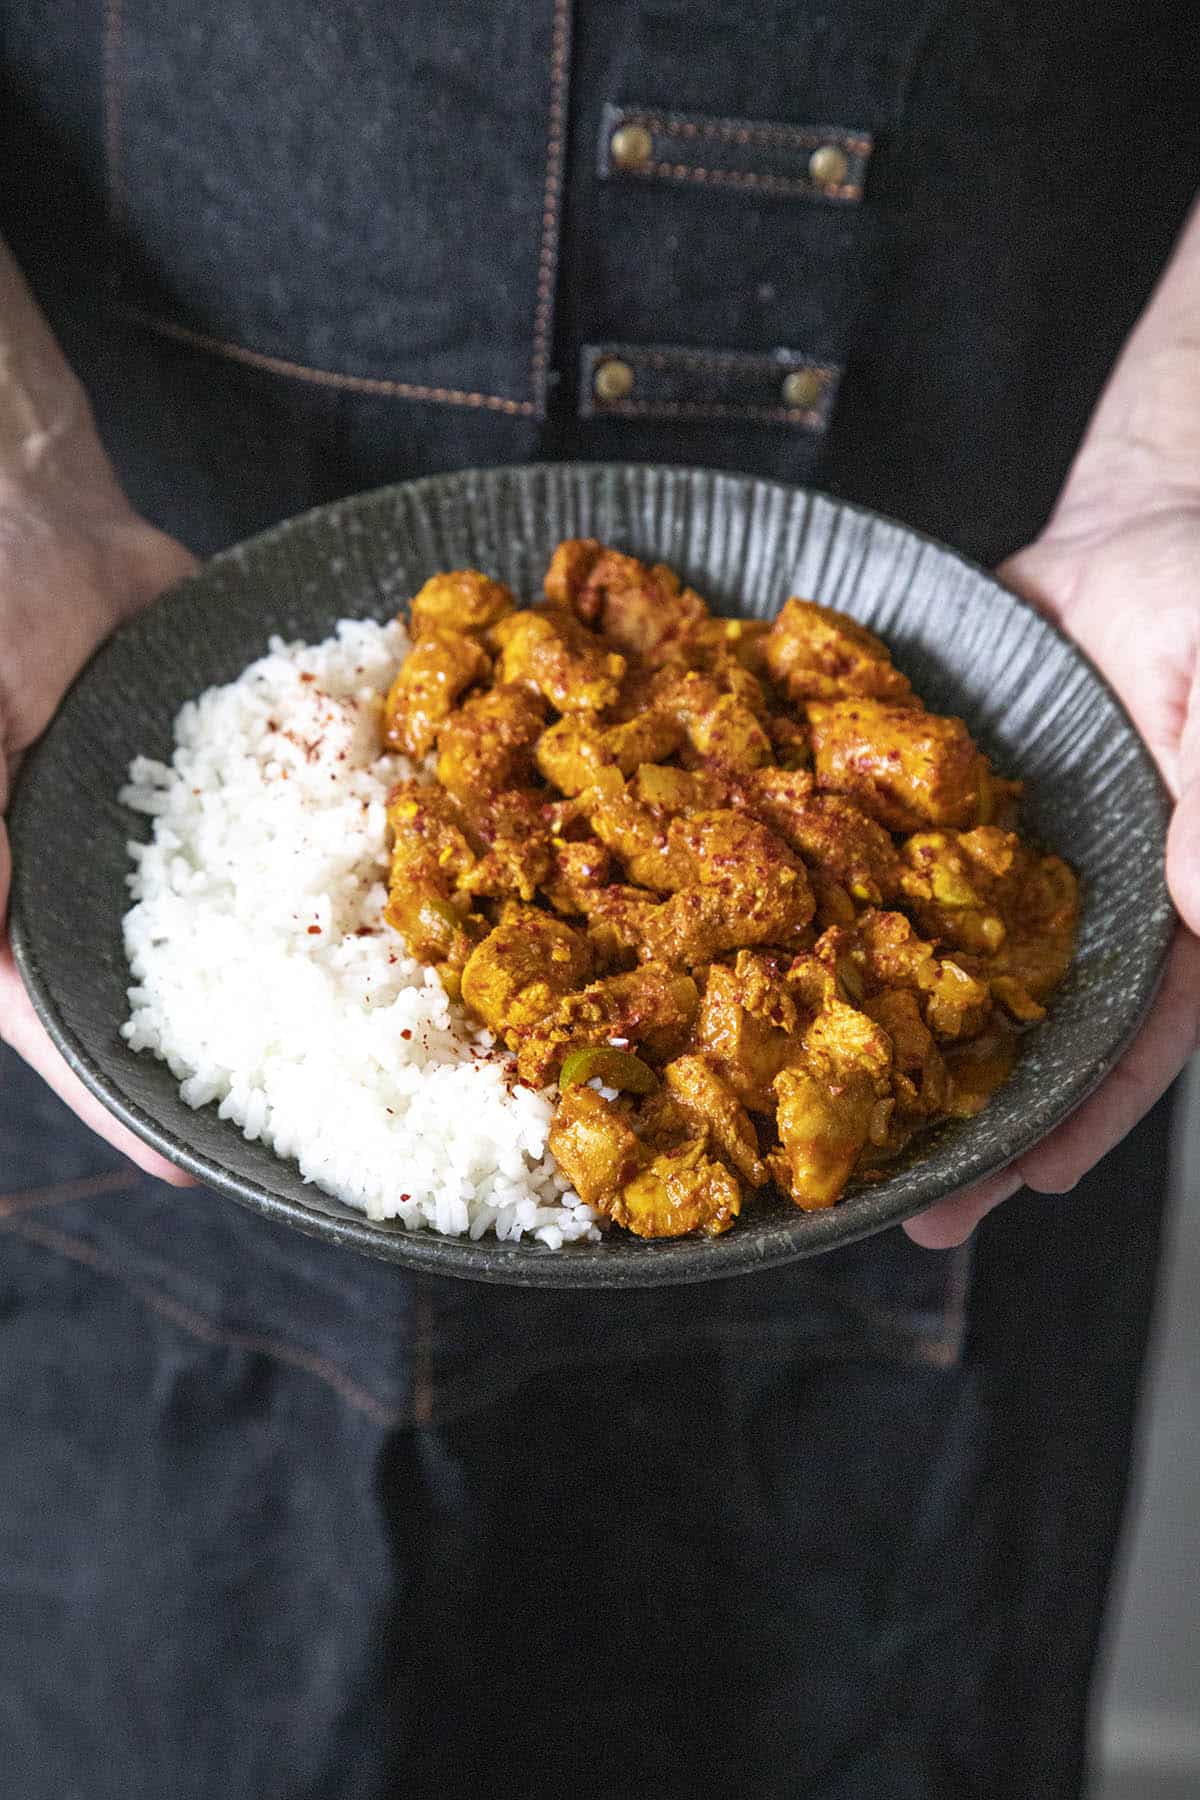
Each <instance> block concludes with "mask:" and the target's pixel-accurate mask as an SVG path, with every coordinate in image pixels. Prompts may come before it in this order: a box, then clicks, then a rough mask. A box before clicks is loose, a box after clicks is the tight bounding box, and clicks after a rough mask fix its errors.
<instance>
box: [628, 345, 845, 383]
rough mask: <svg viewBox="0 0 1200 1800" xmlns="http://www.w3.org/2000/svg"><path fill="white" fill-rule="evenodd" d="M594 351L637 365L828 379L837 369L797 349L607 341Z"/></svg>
mask: <svg viewBox="0 0 1200 1800" xmlns="http://www.w3.org/2000/svg"><path fill="white" fill-rule="evenodd" d="M595 355H596V357H597V359H599V358H602V357H607V356H619V357H620V358H621V359H622V361H624V362H627V363H629V364H630V365H631V366H632V367H633V368H635V369H636V368H639V367H645V368H648V369H675V368H685V369H686V368H697V369H713V368H716V369H744V370H745V371H746V373H747V374H755V375H759V374H761V375H772V374H776V373H778V374H781V375H790V374H792V373H793V371H794V370H796V369H800V370H803V371H804V373H805V374H809V373H811V374H813V375H816V376H819V377H820V379H821V380H822V381H825V382H830V381H832V380H833V379H834V377H835V376H836V375H837V373H838V370H837V368H836V366H835V365H834V364H833V363H820V362H814V361H812V360H811V358H809V357H806V356H802V355H797V354H796V353H795V352H793V353H792V355H793V358H794V360H788V358H787V357H786V356H785V355H780V356H755V355H754V353H753V352H752V351H749V352H747V351H744V350H692V349H679V350H645V349H642V348H641V347H640V346H639V345H637V344H605V345H603V346H602V347H599V348H597V350H596V352H595Z"/></svg>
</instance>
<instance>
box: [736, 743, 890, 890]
mask: <svg viewBox="0 0 1200 1800" xmlns="http://www.w3.org/2000/svg"><path fill="white" fill-rule="evenodd" d="M747 794H748V804H749V806H750V809H751V811H752V812H753V813H754V815H755V817H756V818H760V819H762V820H764V821H765V822H766V824H768V825H770V827H771V828H772V830H773V831H777V832H778V833H779V835H780V837H781V838H783V839H784V840H785V842H786V843H788V844H790V845H791V847H792V849H793V850H798V851H799V852H800V854H801V856H802V857H803V858H804V861H805V863H806V864H807V865H808V867H809V868H810V869H813V870H816V871H817V872H819V873H820V874H821V875H823V876H825V877H826V879H827V880H829V881H833V882H836V883H837V884H838V886H839V887H842V888H844V889H845V890H846V892H847V893H848V894H849V895H850V897H851V899H852V900H857V901H859V902H860V903H863V904H865V905H870V906H879V905H881V904H882V903H883V901H885V900H888V899H890V898H892V897H893V896H894V895H895V893H896V892H897V889H898V886H899V881H900V859H899V857H898V856H897V854H896V848H895V845H894V844H893V843H892V840H891V838H890V837H889V836H888V834H887V832H886V831H885V830H884V829H883V827H882V825H878V824H877V823H876V822H875V820H874V819H869V818H868V817H867V815H866V814H865V813H864V812H861V811H860V810H859V808H858V807H857V806H855V804H854V802H853V801H852V800H848V799H846V797H845V796H844V795H843V794H814V793H813V792H812V777H811V776H810V775H809V774H808V773H807V771H806V770H801V769H797V770H787V769H759V770H756V771H755V773H754V775H753V776H752V777H751V778H750V780H749V781H748V782H747Z"/></svg>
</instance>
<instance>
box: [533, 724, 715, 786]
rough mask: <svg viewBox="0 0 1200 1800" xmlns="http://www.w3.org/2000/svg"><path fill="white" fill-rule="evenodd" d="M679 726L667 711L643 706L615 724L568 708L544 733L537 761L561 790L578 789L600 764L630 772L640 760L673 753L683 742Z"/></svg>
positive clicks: (592, 780)
mask: <svg viewBox="0 0 1200 1800" xmlns="http://www.w3.org/2000/svg"><path fill="white" fill-rule="evenodd" d="M683 735H684V734H683V726H682V725H681V724H680V723H679V720H678V719H674V718H672V717H671V716H670V715H669V714H668V713H660V712H654V711H651V712H647V713H643V714H642V715H641V716H640V717H639V718H636V719H630V720H628V721H626V722H625V723H622V724H617V725H598V724H597V723H596V722H595V721H594V720H592V719H590V718H580V717H579V716H578V715H577V714H572V713H568V714H567V715H566V716H565V717H564V718H561V719H559V720H558V721H557V723H556V724H554V725H551V726H550V727H549V729H548V730H546V731H544V732H543V733H542V736H541V738H540V739H539V740H538V746H537V766H538V769H539V770H540V772H541V773H542V775H543V776H544V777H545V779H546V780H547V781H549V782H552V783H553V785H554V786H555V787H557V788H561V789H562V791H563V793H564V794H581V793H583V792H584V791H585V789H587V788H589V787H591V786H593V785H594V783H595V781H596V779H597V777H598V776H599V774H600V771H601V770H602V769H614V768H615V769H619V770H620V772H621V774H622V775H632V774H633V772H634V770H635V769H636V768H637V767H638V766H639V764H641V763H644V762H650V763H657V762H658V760H659V758H660V757H663V756H672V755H673V754H674V753H675V751H676V750H678V748H679V746H680V744H681V743H682V742H683Z"/></svg>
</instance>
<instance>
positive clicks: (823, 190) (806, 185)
mask: <svg viewBox="0 0 1200 1800" xmlns="http://www.w3.org/2000/svg"><path fill="white" fill-rule="evenodd" d="M627 173H629V174H630V175H640V176H642V177H643V179H646V178H648V177H651V176H655V177H657V178H658V179H659V180H661V181H695V182H699V183H701V184H702V185H705V186H708V187H732V188H757V189H759V191H760V192H761V193H764V194H782V195H786V196H788V197H798V196H801V195H805V194H813V195H817V196H819V197H820V198H821V199H823V200H860V199H861V198H862V188H861V187H860V186H858V185H857V184H856V183H854V182H850V181H846V182H843V183H842V184H841V186H840V187H834V186H833V185H832V184H828V183H823V182H818V181H810V180H808V178H807V177H806V176H804V175H754V174H750V173H749V172H748V171H746V170H743V169H701V168H700V167H698V166H697V164H695V163H659V162H652V163H643V164H642V165H641V167H640V168H636V169H630V170H628V171H627Z"/></svg>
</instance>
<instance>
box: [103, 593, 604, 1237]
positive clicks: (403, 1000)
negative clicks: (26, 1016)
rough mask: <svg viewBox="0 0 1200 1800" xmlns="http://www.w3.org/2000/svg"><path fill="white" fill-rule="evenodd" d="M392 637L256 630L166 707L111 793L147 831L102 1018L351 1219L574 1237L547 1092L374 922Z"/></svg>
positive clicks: (399, 648) (399, 644) (578, 1212)
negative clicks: (122, 982)
mask: <svg viewBox="0 0 1200 1800" xmlns="http://www.w3.org/2000/svg"><path fill="white" fill-rule="evenodd" d="M407 649H408V638H407V634H406V632H405V630H404V628H403V626H402V625H400V624H399V623H396V622H392V623H390V624H386V625H379V624H375V623H373V622H370V621H355V620H343V621H342V622H341V623H340V624H339V625H338V627H337V630H336V634H335V635H334V636H333V637H331V638H328V639H326V640H325V642H324V643H321V644H315V645H306V644H299V643H296V644H286V643H284V642H283V641H282V640H280V639H278V638H273V639H272V640H271V643H270V648H269V651H268V654H267V655H266V656H264V657H262V658H261V659H260V660H259V661H258V662H256V663H253V664H252V665H251V667H250V668H248V669H247V670H246V671H245V673H244V674H243V675H242V676H241V677H240V678H239V679H238V680H237V681H234V682H231V683H229V684H228V685H227V686H225V687H219V688H211V689H209V691H208V692H207V693H205V694H202V695H201V696H200V698H199V699H198V700H195V701H191V702H189V703H188V704H187V705H186V706H185V707H184V708H183V709H182V711H181V712H180V714H179V717H178V719H177V720H176V723H175V742H176V749H175V753H174V756H173V757H172V760H171V764H170V766H168V765H166V764H164V763H161V762H156V761H153V760H151V759H150V758H147V757H138V758H137V759H135V761H134V762H133V764H132V766H131V768H130V778H129V785H128V786H127V787H125V788H123V789H122V791H121V799H122V801H123V802H124V804H125V805H126V806H129V807H131V808H132V809H133V810H134V811H136V812H140V813H143V814H145V815H146V816H147V817H148V818H150V819H152V820H153V835H152V839H151V841H150V843H148V844H141V843H131V844H130V846H129V851H130V855H131V857H132V859H133V863H134V868H133V872H132V874H131V875H130V876H129V877H128V881H129V886H130V890H131V893H132V896H133V900H134V905H133V906H132V907H131V909H130V911H129V912H128V913H127V914H126V917H125V921H124V936H125V949H126V955H127V956H128V959H129V964H130V968H131V970H132V973H133V976H134V982H135V985H134V986H132V987H131V988H130V989H129V1003H130V1016H129V1019H128V1021H127V1023H126V1024H125V1025H124V1026H123V1027H122V1032H123V1035H124V1037H125V1038H126V1039H127V1041H128V1043H129V1044H130V1047H131V1048H132V1049H134V1050H138V1051H148V1052H150V1053H151V1054H152V1055H155V1056H158V1057H161V1058H162V1060H163V1061H164V1062H165V1063H166V1064H167V1066H168V1067H169V1069H170V1070H171V1073H172V1075H173V1076H174V1077H175V1079H176V1081H177V1082H178V1083H179V1088H180V1093H181V1095H182V1097H183V1098H184V1100H185V1101H187V1103H188V1105H190V1106H193V1107H201V1106H209V1105H212V1104H213V1103H216V1104H217V1106H218V1110H219V1113H220V1116H221V1117H222V1118H224V1119H229V1120H231V1121H232V1122H234V1123H235V1124H237V1125H238V1126H240V1128H241V1130H242V1131H243V1133H244V1134H245V1136H246V1137H247V1138H250V1139H258V1140H260V1141H261V1142H263V1143H264V1144H266V1145H268V1146H269V1147H270V1148H271V1149H273V1150H274V1151H275V1152H276V1154H277V1155H279V1156H282V1157H288V1158H290V1159H292V1160H293V1161H294V1162H296V1163H297V1164H298V1165H299V1168H300V1171H301V1173H302V1174H303V1176H304V1178H305V1180H307V1181H311V1182H314V1183H315V1184H316V1185H317V1186H318V1187H320V1188H322V1189H324V1191H325V1192H326V1193H329V1194H333V1195H335V1196H336V1197H337V1198H339V1199H341V1200H344V1201H346V1202H348V1203H349V1204H350V1205H352V1206H357V1207H361V1208H362V1209H363V1211H365V1212H366V1214H367V1215H368V1217H370V1218H372V1219H395V1220H398V1221H400V1222H401V1223H402V1224H403V1225H405V1226H407V1227H409V1228H410V1229H414V1230H416V1229H420V1228H430V1229H432V1230H434V1231H438V1232H443V1233H445V1234H447V1235H450V1236H455V1237H458V1236H470V1237H473V1238H476V1237H480V1236H482V1235H483V1234H484V1233H485V1232H492V1233H494V1234H495V1235H496V1236H497V1237H499V1238H520V1237H524V1236H532V1237H535V1238H537V1239H539V1240H540V1241H541V1242H543V1243H545V1244H547V1245H549V1246H551V1247H552V1248H554V1249H557V1248H559V1247H560V1246H561V1245H562V1244H564V1243H569V1242H572V1241H575V1240H578V1239H581V1238H596V1237H598V1235H599V1233H598V1230H597V1215H596V1214H595V1213H594V1212H593V1211H592V1210H591V1209H590V1208H588V1207H586V1206H584V1205H583V1204H582V1203H581V1202H580V1201H579V1199H578V1196H577V1195H576V1194H575V1193H573V1192H572V1190H571V1188H570V1187H569V1185H568V1183H567V1182H566V1181H565V1179H564V1178H563V1176H562V1175H561V1174H560V1172H559V1170H558V1169H557V1167H556V1165H555V1163H554V1159H553V1157H552V1156H550V1154H549V1152H548V1150H547V1134H548V1131H549V1127H550V1121H551V1118H552V1113H553V1103H552V1096H551V1095H550V1094H549V1093H547V1092H542V1093H535V1092H533V1091H532V1090H530V1089H528V1088H525V1087H521V1086H519V1085H517V1084H516V1083H515V1079H514V1074H515V1071H514V1065H513V1059H512V1058H511V1057H510V1056H509V1055H508V1054H507V1053H506V1052H505V1051H504V1050H503V1049H502V1048H498V1047H497V1046H496V1045H495V1042H494V1040H493V1039H492V1037H491V1035H490V1034H489V1033H488V1032H486V1031H482V1030H480V1029H479V1028H478V1026H477V1025H476V1024H475V1023H474V1022H473V1021H472V1020H471V1019H470V1018H469V1017H468V1016H467V1014H466V1013H465V1012H464V1010H463V1009H462V1007H460V1006H458V1005H455V1004H452V1003H451V1002H450V1000H449V999H448V998H447V996H446V994H445V992H444V990H443V988H442V986H441V983H440V982H439V980H438V978H437V976H436V974H435V973H434V971H433V970H432V969H430V968H427V967H425V966H424V965H422V964H421V963H418V962H416V961H415V960H414V959H413V958H412V957H410V956H409V955H408V954H407V952H406V950H405V946H404V942H403V939H402V938H400V937H399V936H398V935H397V933H396V932H394V931H392V930H391V928H390V927H389V926H387V925H386V924H385V923H384V921H383V916H382V915H383V906H384V903H385V900H386V898H387V893H386V882H387V868H388V849H387V820H386V800H387V795H388V792H389V790H390V788H391V787H393V786H394V784H395V783H396V782H397V781H400V780H403V779H406V778H409V777H411V776H412V775H413V773H414V770H413V768H412V765H411V764H410V763H408V762H407V761H406V759H405V758H403V757H401V756H395V755H386V756H381V755H380V754H379V743H380V731H379V720H380V712H381V707H382V696H383V694H384V693H385V692H386V690H387V688H388V685H389V684H390V682H391V679H392V677H393V675H394V674H395V672H396V669H397V667H398V666H399V663H400V661H401V660H402V658H403V657H404V655H405V653H406V652H407Z"/></svg>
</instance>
